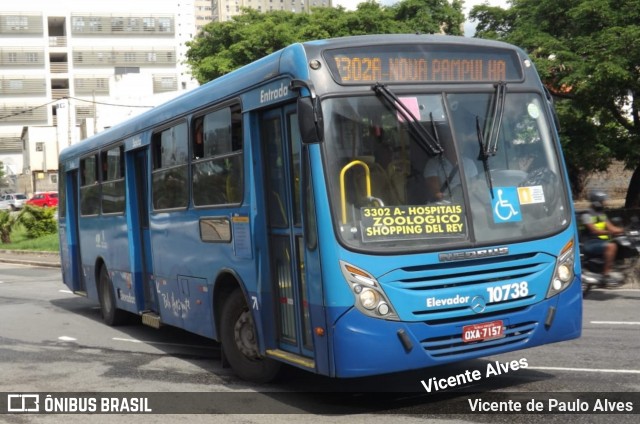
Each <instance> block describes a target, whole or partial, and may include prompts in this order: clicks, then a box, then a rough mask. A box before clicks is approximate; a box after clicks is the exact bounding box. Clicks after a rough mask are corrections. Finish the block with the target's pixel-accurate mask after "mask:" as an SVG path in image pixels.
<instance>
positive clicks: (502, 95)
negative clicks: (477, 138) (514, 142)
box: [484, 82, 507, 156]
mask: <svg viewBox="0 0 640 424" xmlns="http://www.w3.org/2000/svg"><path fill="white" fill-rule="evenodd" d="M506 93H507V84H506V83H504V82H499V83H498V84H497V85H496V93H495V96H494V101H493V114H492V115H491V128H490V129H489V133H488V136H489V138H488V139H487V143H486V145H485V146H484V152H485V154H486V155H489V156H493V155H495V154H496V152H497V151H498V138H499V136H500V128H501V127H502V117H503V116H504V102H505V99H506V97H507V96H506Z"/></svg>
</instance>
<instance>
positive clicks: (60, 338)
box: [58, 336, 78, 342]
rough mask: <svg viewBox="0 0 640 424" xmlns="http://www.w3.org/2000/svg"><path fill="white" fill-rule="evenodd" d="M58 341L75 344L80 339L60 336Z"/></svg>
mask: <svg viewBox="0 0 640 424" xmlns="http://www.w3.org/2000/svg"><path fill="white" fill-rule="evenodd" d="M58 340H62V341H63V342H75V341H76V340H78V339H75V338H73V337H69V336H60V337H58Z"/></svg>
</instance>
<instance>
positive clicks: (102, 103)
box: [65, 97, 155, 109]
mask: <svg viewBox="0 0 640 424" xmlns="http://www.w3.org/2000/svg"><path fill="white" fill-rule="evenodd" d="M65 99H73V100H78V101H81V102H87V103H93V104H96V105H105V106H118V107H145V108H147V109H149V108H153V107H155V106H143V105H119V104H115V103H105V102H96V101H95V100H85V99H79V98H77V97H65Z"/></svg>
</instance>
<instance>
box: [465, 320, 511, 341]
mask: <svg viewBox="0 0 640 424" xmlns="http://www.w3.org/2000/svg"><path fill="white" fill-rule="evenodd" d="M501 337H504V329H503V326H502V321H500V320H499V321H491V322H483V323H481V324H472V325H465V326H464V327H462V341H463V342H465V343H468V342H477V341H480V340H491V339H499V338H501Z"/></svg>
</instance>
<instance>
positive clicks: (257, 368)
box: [220, 289, 280, 383]
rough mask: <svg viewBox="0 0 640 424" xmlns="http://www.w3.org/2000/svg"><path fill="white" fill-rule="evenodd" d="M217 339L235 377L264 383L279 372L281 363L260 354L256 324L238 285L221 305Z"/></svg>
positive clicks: (272, 378)
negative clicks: (218, 336) (218, 338)
mask: <svg viewBox="0 0 640 424" xmlns="http://www.w3.org/2000/svg"><path fill="white" fill-rule="evenodd" d="M220 341H221V342H222V350H223V351H224V355H225V357H226V359H227V360H228V361H229V364H230V365H231V368H232V369H233V371H234V372H235V373H236V374H237V375H238V377H240V378H242V379H244V380H248V381H253V382H256V383H267V382H269V381H272V380H274V379H275V378H276V377H277V376H278V372H279V371H280V363H279V362H277V361H275V360H273V359H269V358H265V357H264V356H261V355H260V351H259V348H258V337H257V334H256V326H255V323H254V322H253V317H252V315H251V311H250V310H249V308H248V306H247V303H246V301H245V299H244V295H243V294H242V291H240V290H239V289H236V290H234V291H233V292H232V293H231V294H230V295H229V297H228V298H227V300H226V301H225V303H224V306H223V308H222V317H221V319H220Z"/></svg>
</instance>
